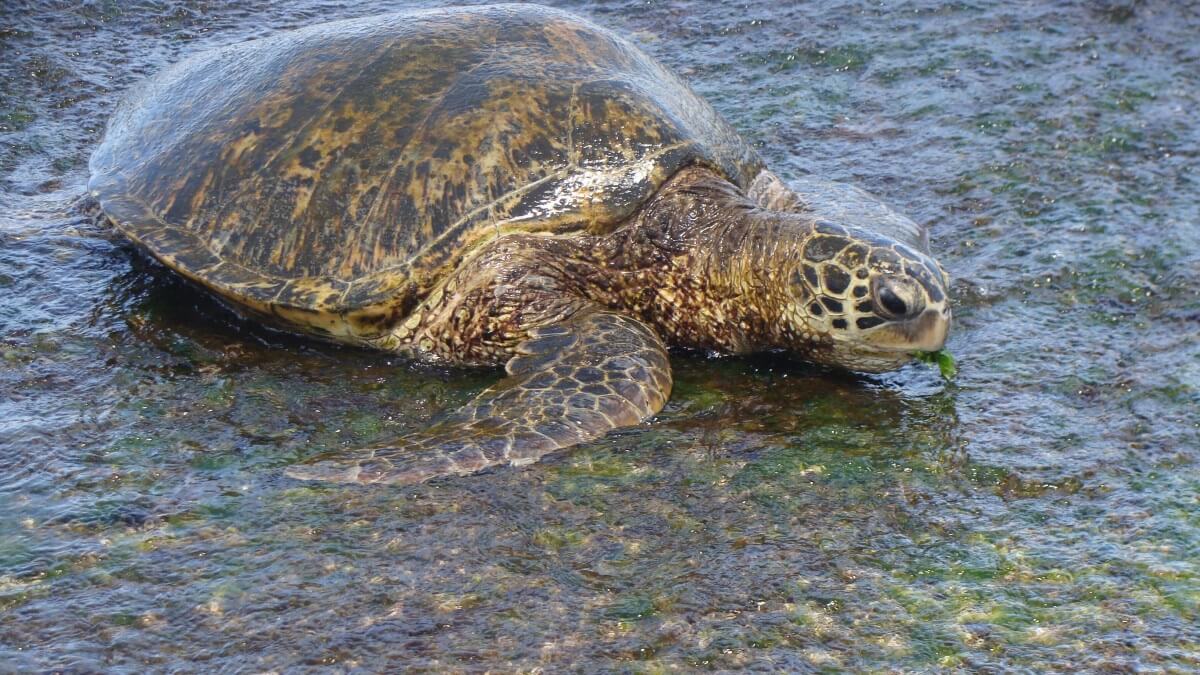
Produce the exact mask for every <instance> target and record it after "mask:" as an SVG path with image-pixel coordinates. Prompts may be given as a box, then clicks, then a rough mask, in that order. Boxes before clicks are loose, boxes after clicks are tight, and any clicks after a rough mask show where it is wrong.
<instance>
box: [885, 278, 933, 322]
mask: <svg viewBox="0 0 1200 675" xmlns="http://www.w3.org/2000/svg"><path fill="white" fill-rule="evenodd" d="M873 304H874V305H875V312H876V313H877V314H879V315H880V316H882V317H884V318H886V319H891V320H893V321H902V320H906V319H911V318H913V317H914V316H916V315H918V314H920V313H921V310H922V309H924V308H925V303H923V302H922V301H921V300H920V299H919V298H918V297H917V291H916V289H914V288H913V287H912V283H911V282H910V281H909V280H907V279H903V278H899V279H898V278H894V277H890V278H889V277H884V278H882V279H879V280H878V281H877V282H876V284H875V297H874V303H873Z"/></svg>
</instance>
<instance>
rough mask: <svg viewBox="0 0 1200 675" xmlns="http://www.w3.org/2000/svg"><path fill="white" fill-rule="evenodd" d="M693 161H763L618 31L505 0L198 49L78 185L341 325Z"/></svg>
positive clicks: (618, 200)
mask: <svg viewBox="0 0 1200 675" xmlns="http://www.w3.org/2000/svg"><path fill="white" fill-rule="evenodd" d="M688 164H703V165H706V166H709V167H711V168H713V169H715V170H717V171H718V172H720V173H721V174H722V175H724V176H726V177H727V178H728V179H729V180H730V181H731V182H733V183H734V184H736V185H738V186H739V187H743V188H746V187H748V186H749V183H750V181H752V180H753V179H754V177H755V176H756V175H757V174H758V173H759V171H760V170H761V167H762V165H761V162H760V160H759V159H758V157H757V156H756V154H755V153H754V151H753V150H752V149H750V148H749V146H748V145H747V144H746V143H745V142H744V141H742V139H741V138H740V137H739V136H738V135H737V133H736V132H735V131H734V130H733V129H732V128H731V127H730V126H729V125H728V124H727V123H725V122H724V121H723V120H722V119H721V118H720V116H719V115H718V114H717V113H716V112H715V111H714V110H713V109H712V108H711V106H709V105H708V104H707V103H706V102H704V101H703V100H702V99H700V98H699V97H698V96H696V95H695V94H694V93H693V92H692V91H691V89H689V88H688V87H687V85H686V84H684V83H683V82H682V81H681V80H679V79H678V78H677V77H676V76H674V75H673V74H671V73H670V72H669V71H667V70H666V69H665V68H663V67H662V66H661V65H659V64H658V63H657V62H655V61H654V60H653V59H652V58H650V57H649V56H647V55H646V54H644V53H643V52H642V51H641V50H639V49H638V48H637V47H635V46H634V45H632V44H631V43H629V42H627V41H625V40H623V39H621V38H619V37H617V36H615V35H614V34H612V33H611V32H609V31H607V30H605V29H603V28H600V27H598V26H595V25H593V24H591V23H588V22H586V21H583V20H580V19H579V18H577V17H575V16H572V15H570V14H567V13H565V12H561V11H557V10H552V9H548V8H544V7H537V6H528V5H496V6H487V7H477V8H454V9H447V10H436V11H422V12H406V13H398V14H390V15H385V16H378V17H370V18H366V19H357V20H350V21H340V22H336V23H329V24H323V25H319V26H313V27H310V28H307V29H303V30H299V31H295V32H291V33H285V34H281V35H277V36H274V37H270V38H265V39H261V40H254V41H251V42H246V43H242V44H237V45H232V46H229V47H226V48H222V49H217V50H214V51H209V52H205V53H202V54H199V55H197V56H194V57H192V58H190V59H188V60H186V61H184V62H182V63H179V64H177V65H175V66H173V67H171V68H168V69H167V70H166V71H164V72H162V73H161V74H159V75H157V76H155V77H153V78H152V79H151V80H149V81H148V82H146V83H144V84H143V85H142V86H141V87H140V88H139V89H138V90H137V91H135V92H134V93H133V94H132V95H131V96H129V97H128V98H127V99H126V100H125V101H124V102H123V104H122V105H121V106H120V108H119V109H118V110H117V112H116V113H115V114H114V116H113V118H112V120H111V121H110V124H109V128H108V131H107V133H106V136H105V139H104V141H103V143H102V145H101V146H100V147H99V149H98V150H97V151H96V153H95V154H94V156H93V158H92V162H91V169H92V179H91V182H90V184H89V188H90V190H91V191H92V193H93V194H94V195H95V196H96V197H97V198H98V199H99V200H100V202H101V205H102V208H103V209H104V211H105V212H106V213H107V214H108V215H109V216H110V218H112V220H113V221H114V222H115V223H116V224H117V226H118V227H119V228H120V229H121V231H122V232H124V233H125V234H126V235H128V236H129V237H130V238H131V239H133V240H134V241H135V242H137V243H139V244H141V245H142V246H143V247H145V248H146V249H148V250H149V251H150V252H151V253H152V254H153V255H155V256H156V257H158V258H159V259H160V260H162V261H163V262H164V263H165V264H167V265H168V266H170V267H172V268H173V269H175V270H176V271H178V272H180V273H182V274H184V275H185V276H187V277H189V278H191V279H193V280H195V281H198V282H200V283H202V284H204V285H206V286H208V287H210V288H212V289H214V290H215V291H217V292H218V293H220V294H222V295H224V296H226V297H228V298H229V299H231V300H233V301H235V302H237V303H238V304H240V305H242V306H246V307H249V308H250V309H252V310H257V311H261V312H264V313H269V314H274V315H276V316H278V317H280V318H282V319H284V320H285V322H287V323H292V324H299V325H302V326H305V327H308V328H310V329H315V330H316V331H317V332H318V333H320V332H326V333H329V334H331V335H330V336H331V337H339V333H343V334H344V333H346V332H347V331H351V332H355V333H358V334H359V336H361V335H363V334H369V333H370V332H371V331H372V330H383V326H385V325H387V324H389V323H392V322H395V321H396V320H397V319H398V318H399V317H401V316H402V315H403V313H404V312H405V311H407V308H410V307H411V306H412V305H413V304H415V303H416V302H417V301H419V300H420V298H421V297H422V296H423V295H424V294H425V293H427V292H428V291H429V289H430V288H431V287H432V286H433V285H434V284H435V283H436V281H437V280H438V279H440V278H442V277H443V276H444V275H445V274H446V272H447V271H448V270H450V269H452V268H454V266H456V265H457V264H458V262H459V261H460V260H461V259H462V257H463V256H464V254H465V253H466V252H468V251H469V250H471V249H472V248H473V247H475V246H477V245H479V244H481V243H483V242H485V241H488V240H490V239H493V238H494V237H496V236H498V235H499V234H502V233H504V232H513V231H525V232H547V233H554V234H559V235H563V236H570V235H572V234H576V233H583V232H590V233H603V232H606V231H610V230H612V229H614V228H615V227H616V226H618V225H619V224H620V223H621V222H622V221H623V220H625V219H626V218H627V217H628V216H629V214H631V213H632V212H633V211H634V210H635V209H636V208H637V207H638V205H640V204H641V203H642V202H643V201H645V200H646V199H647V198H648V197H649V196H650V195H652V194H653V193H654V192H655V190H656V189H657V188H658V186H659V185H660V184H661V183H662V182H663V181H665V180H666V179H667V178H669V177H670V176H671V175H672V174H674V173H675V172H676V171H677V170H678V169H679V168H680V167H682V166H685V165H688ZM346 318H349V319H350V322H349V323H346V322H345V321H343V319H346ZM372 323H374V324H376V325H377V328H375V329H373V328H372Z"/></svg>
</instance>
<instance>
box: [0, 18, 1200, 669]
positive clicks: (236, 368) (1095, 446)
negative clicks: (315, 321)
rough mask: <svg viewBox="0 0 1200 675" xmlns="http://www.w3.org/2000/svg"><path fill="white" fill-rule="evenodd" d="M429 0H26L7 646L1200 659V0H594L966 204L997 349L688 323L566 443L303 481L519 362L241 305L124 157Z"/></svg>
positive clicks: (5, 650)
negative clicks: (412, 346)
mask: <svg viewBox="0 0 1200 675" xmlns="http://www.w3.org/2000/svg"><path fill="white" fill-rule="evenodd" d="M430 4H432V3H405V2H378V1H376V2H364V3H349V4H348V6H347V5H343V4H342V3H334V2H323V1H321V0H300V1H298V2H267V1H263V0H239V1H238V2H232V3H208V2H175V1H149V0H147V1H139V2H127V3H118V2H113V1H112V0H101V1H98V2H87V3H80V4H77V3H67V2H55V1H51V0H38V1H34V2H24V1H21V0H8V1H6V2H5V3H4V6H3V9H0V670H41V669H59V670H61V669H66V670H76V671H93V670H99V669H108V670H112V671H116V672H122V671H124V672H142V671H144V670H146V669H153V670H173V669H176V670H183V671H193V670H198V669H201V668H203V669H217V670H229V671H243V670H245V671H266V670H282V669H285V668H297V667H304V666H308V667H312V668H317V667H325V666H334V667H335V668H337V669H343V670H352V669H355V668H362V669H366V670H380V669H383V668H388V667H391V668H400V667H407V668H427V669H448V668H453V669H468V670H482V669H485V668H489V667H491V668H493V669H500V670H515V669H522V670H530V669H533V668H539V667H542V668H547V669H554V670H559V669H564V668H577V669H580V670H585V671H592V670H596V669H610V670H622V669H627V670H633V671H646V672H654V671H661V670H667V669H672V668H701V669H704V668H711V669H733V668H744V667H756V668H762V669H770V670H780V669H787V670H798V671H812V670H822V669H854V670H877V671H891V670H897V669H899V670H906V671H933V670H942V669H946V668H961V669H964V670H978V669H983V668H992V669H996V670H1011V669H1021V668H1025V669H1036V670H1062V671H1074V670H1077V669H1080V668H1089V669H1095V670H1106V669H1107V670H1118V671H1123V670H1146V671H1150V672H1155V671H1177V672H1182V671H1190V670H1196V669H1200V627H1198V626H1200V616H1198V615H1200V577H1198V574H1200V516H1198V514H1200V472H1198V470H1197V460H1198V459H1200V412H1198V411H1200V338H1198V335H1200V291H1198V289H1200V199H1198V198H1197V196H1198V194H1200V189H1198V188H1200V186H1198V184H1197V181H1198V180H1200V177H1198V175H1197V166H1198V157H1200V131H1198V125H1197V122H1196V120H1197V117H1196V111H1197V109H1200V39H1198V36H1200V9H1197V7H1196V5H1195V4H1194V3H1186V2H1170V1H1167V0H1157V1H1156V0H1147V1H1145V2H1136V3H1135V2H1115V1H1112V2H1102V3H1098V2H1085V1H1082V0H1081V1H1078V2H1065V1H1064V2H1055V3H1030V2H1025V3H1013V2H985V1H983V0H971V1H964V2H951V3H935V2H924V1H917V2H895V3H875V2H866V1H856V0H855V1H851V0H842V1H835V0H830V1H826V2H814V3H803V4H800V3H780V2H774V1H769V0H747V1H744V2H739V3H710V2H703V1H701V0H679V1H676V2H671V3H643V2H636V1H633V0H612V1H597V2H589V3H580V2H563V3H557V4H560V5H562V6H564V7H567V8H571V9H574V10H577V11H579V12H580V13H582V14H584V15H587V16H589V17H591V18H593V19H594V20H596V21H598V22H600V23H602V24H604V25H607V26H609V27H611V28H613V29H615V30H617V31H619V32H621V33H623V34H626V35H631V36H633V37H634V38H635V39H636V40H637V41H638V42H639V43H640V44H642V45H643V46H644V47H645V49H647V50H648V51H650V52H651V53H653V54H655V55H656V56H658V57H659V58H660V59H662V60H663V61H664V62H666V63H668V64H669V65H671V66H672V67H673V68H675V69H676V70H677V71H679V72H681V73H682V74H684V75H685V76H686V77H687V78H688V79H689V80H690V81H691V82H692V83H693V84H694V86H695V87H696V88H697V89H698V90H699V91H700V92H701V93H702V94H703V95H704V96H706V97H707V98H708V99H709V100H711V101H712V102H713V103H714V104H715V105H716V106H717V108H718V109H719V110H721V111H722V112H723V113H724V114H725V115H726V116H727V117H728V118H729V119H730V120H731V121H732V122H733V123H734V125H735V126H737V127H738V128H739V129H741V130H742V131H743V132H744V133H745V134H746V136H747V137H748V138H749V139H751V140H752V141H753V142H754V143H755V144H756V145H757V147H758V148H759V149H760V151H761V152H762V154H763V155H764V156H765V157H766V158H767V159H768V161H769V163H770V164H771V166H772V167H773V168H774V169H775V170H776V171H777V172H778V173H780V174H781V175H784V176H785V177H795V176H799V175H802V174H804V173H814V174H818V175H821V176H825V177H829V178H833V179H838V180H846V181H850V182H854V183H856V184H859V185H861V186H863V187H866V188H868V189H870V190H872V191H874V192H876V193H878V194H879V195H881V196H882V197H884V198H885V199H886V200H888V201H890V202H891V203H893V204H895V205H896V206H897V207H898V208H900V209H901V210H902V211H905V212H907V213H909V214H911V215H912V216H913V217H914V218H916V219H917V220H919V221H921V222H924V223H927V224H928V225H929V226H930V228H931V232H932V241H933V248H934V251H935V253H936V254H937V255H938V256H939V257H940V259H941V260H942V262H943V263H944V264H945V266H946V267H947V268H948V269H949V270H950V272H951V273H952V275H953V276H954V277H955V279H956V281H955V282H954V287H953V295H954V302H955V303H956V308H955V316H956V325H955V328H954V332H953V334H952V337H951V341H950V345H949V346H950V348H951V349H952V351H953V352H955V353H956V354H957V355H958V357H959V360H960V366H961V374H960V376H959V378H958V379H957V380H956V381H955V382H953V383H951V384H944V383H943V382H941V381H940V379H939V378H938V377H937V375H936V373H934V372H933V371H932V370H930V369H929V368H927V367H923V366H911V367H907V368H905V369H903V370H900V371H898V372H896V373H891V374H888V375H883V376H877V377H874V376H873V377H860V376H853V375H849V374H845V373H838V372H832V371H827V370H822V369H815V368H811V367H806V366H804V365H802V364H798V363H792V362H788V361H786V360H781V359H778V358H774V357H755V358H738V359H728V358H727V359H709V358H706V357H704V356H703V355H686V354H681V355H678V356H676V357H674V360H673V362H674V365H675V369H676V381H677V390H676V392H675V395H674V397H673V398H672V401H671V403H670V404H669V405H668V407H667V409H666V410H665V411H664V412H663V413H662V414H661V415H660V416H659V417H658V418H657V419H656V420H654V421H653V422H652V423H650V424H647V425H644V426H641V427H638V428H635V429H630V430H626V431H622V432H619V433H615V434H612V435H610V436H608V437H606V438H604V439H602V440H600V441H598V442H595V443H592V444H589V445H586V446H584V447H581V448H578V449H576V450H574V451H571V452H568V453H563V454H561V455H559V456H556V457H553V458H550V459H548V460H547V461H544V462H542V463H540V464H538V465H535V466H532V467H529V468H526V469H524V470H511V469H505V470H497V471H492V472H489V473H487V474H484V475H480V476H474V477H465V478H455V479H449V480H442V481H437V482H435V483H432V484H427V485H422V486H417V487H404V488H382V489H380V488H376V489H358V488H352V487H346V486H326V485H312V484H301V483H297V482H294V481H290V480H287V479H286V478H284V477H283V476H282V475H281V472H282V469H283V467H285V466H287V465H288V464H291V463H293V462H295V461H297V460H298V459H301V458H304V457H308V456H311V455H313V454H315V453H317V452H321V451H325V450H335V449H338V448H347V449H348V448H354V447H360V446H362V445H364V444H368V443H372V442H375V441H382V440H386V439H388V438H391V437H394V436H396V435H398V434H402V433H404V432H405V431H407V430H410V429H417V428H420V427H422V426H423V425H424V424H426V423H427V422H428V420H429V419H430V418H431V417H432V416H434V415H435V414H436V413H437V412H438V411H440V410H444V409H445V408H447V407H449V406H453V405H455V404H457V403H461V402H463V401H465V400H467V399H468V398H470V397H471V396H472V395H474V393H476V392H478V391H479V390H480V389H481V388H483V387H485V386H487V385H488V384H489V383H491V382H493V381H494V380H495V379H496V378H497V377H498V375H497V374H496V373H494V372H487V371H485V372H470V371H467V372H463V371H438V370H430V369H428V368H418V367H414V366H412V365H410V364H407V363H405V362H403V361H399V360H395V359H392V358H389V357H388V356H386V355H379V354H371V353H364V352H358V351H354V350H349V349H340V348H336V347H330V346H326V345H321V344H315V343H311V342H307V341H304V340H299V339H291V338H286V337H282V336H279V335H277V334H272V333H269V332H266V331H264V330H262V329H258V328H255V327H254V326H250V325H246V324H243V323H240V322H239V321H237V320H236V319H235V318H234V317H232V316H231V315H229V314H228V313H226V312H225V311H224V310H223V309H221V307H220V306H219V305H217V304H216V303H214V302H213V301H212V300H210V299H209V298H207V297H206V296H204V295H203V294H200V293H198V292H196V291H194V290H193V289H191V288H189V287H187V286H185V285H183V284H181V283H180V282H178V281H177V280H176V279H174V278H173V277H172V276H171V275H170V274H168V273H166V272H164V270H162V269H161V268H159V267H158V266H156V265H153V264H151V263H148V262H146V261H144V260H142V259H140V258H139V257H138V256H137V255H135V254H134V253H133V251H132V250H131V249H130V248H129V247H128V246H126V245H125V244H123V243H122V242H121V240H120V239H119V238H117V237H115V236H114V235H113V234H112V232H111V231H110V230H109V229H108V228H107V227H105V226H104V225H103V224H101V223H98V222H96V221H95V220H94V219H93V218H92V217H91V216H90V215H89V214H88V213H87V212H86V210H83V209H81V208H80V197H81V195H82V194H83V190H84V184H85V182H86V179H87V172H86V163H87V157H88V155H89V154H90V152H91V150H92V148H94V147H95V145H96V143H97V142H98V140H99V138H100V135H101V133H102V131H103V125H104V122H105V120H106V118H107V116H108V114H109V113H110V112H111V110H112V109H113V106H114V105H115V103H116V101H117V100H118V99H119V97H120V95H121V93H122V92H123V91H124V90H125V89H127V88H128V87H129V86H130V85H132V84H133V83H135V82H136V81H138V80H139V79H141V78H143V77H145V76H146V75H147V74H149V73H152V72H154V71H155V70H157V69H159V68H161V67H162V66H163V65H164V64H167V63H170V62H173V61H175V60H178V59H180V58H182V57H183V56H185V55H187V54H189V53H192V52H194V51H196V50H199V49H203V48H205V47H210V46H214V45H221V44H228V43H232V42H237V41H241V40H246V39H249V38H253V37H258V36H262V35H267V34H271V33H275V32H277V31H281V30H285V29H289V28H294V27H298V26H305V25H309V24H312V23H316V22H320V21H325V20H331V19H338V18H347V17H351V16H362V15H369V14H374V13H378V12H382V11H388V10H390V9H394V8H398V7H401V6H410V5H412V6H416V5H430Z"/></svg>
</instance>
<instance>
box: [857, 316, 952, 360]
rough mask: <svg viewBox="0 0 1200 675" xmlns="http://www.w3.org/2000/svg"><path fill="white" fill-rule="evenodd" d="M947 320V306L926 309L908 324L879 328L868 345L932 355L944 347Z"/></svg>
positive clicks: (948, 331) (900, 323)
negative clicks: (931, 353) (930, 353)
mask: <svg viewBox="0 0 1200 675" xmlns="http://www.w3.org/2000/svg"><path fill="white" fill-rule="evenodd" d="M950 318H951V317H950V308H949V307H946V306H941V307H930V308H928V309H926V310H924V311H923V312H921V313H920V314H918V315H917V316H915V317H913V318H911V319H909V320H908V321H898V322H895V323H890V324H886V325H884V326H880V327H879V328H877V329H876V333H875V336H874V338H873V339H872V340H871V342H872V343H873V345H874V346H875V348H877V349H882V350H885V351H891V352H903V353H906V354H907V353H912V352H936V351H937V350H939V349H941V348H942V347H943V346H944V345H945V344H946V337H947V336H948V335H949V334H950Z"/></svg>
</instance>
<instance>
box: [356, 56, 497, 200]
mask: <svg viewBox="0 0 1200 675" xmlns="http://www.w3.org/2000/svg"><path fill="white" fill-rule="evenodd" d="M495 46H496V39H495V38H493V39H492V42H491V44H490V45H489V46H488V52H487V54H486V56H484V58H483V59H481V60H480V61H479V63H476V64H475V65H473V66H471V67H470V68H468V69H466V70H464V71H463V72H461V73H458V74H457V75H456V76H455V77H454V79H453V80H451V81H450V84H449V85H447V86H446V88H445V89H443V90H442V93H440V94H438V97H437V98H436V99H434V102H433V103H432V104H431V105H430V106H429V109H428V110H427V111H425V116H424V117H422V118H421V121H419V122H417V124H416V125H414V126H413V133H412V134H411V135H409V137H408V139H407V140H406V141H405V143H404V147H403V148H402V149H401V150H400V152H399V153H398V154H399V157H397V159H396V161H395V162H393V163H392V166H390V167H389V168H388V172H387V174H386V175H385V176H384V178H383V180H382V181H380V182H379V191H378V192H376V193H375V198H374V199H372V200H371V208H369V209H367V214H366V215H365V216H363V220H365V221H368V222H369V221H370V220H372V219H373V218H375V217H376V216H377V215H379V214H378V210H379V205H380V204H381V203H382V202H383V197H384V195H387V194H388V188H390V187H391V184H392V181H393V180H395V179H396V172H397V171H398V170H399V169H400V166H401V165H402V164H404V163H405V162H406V161H408V160H409V159H411V158H410V157H408V148H409V146H411V145H412V143H413V140H414V139H417V138H421V137H423V134H424V132H425V130H426V129H427V128H428V125H429V120H430V119H431V118H432V117H433V114H434V113H435V112H437V110H438V109H439V107H440V105H441V104H442V102H444V101H445V100H446V96H447V95H448V94H449V93H450V92H452V91H454V88H455V87H457V86H458V85H459V83H460V82H462V80H463V78H465V77H467V76H468V75H471V74H472V73H474V72H475V71H476V70H479V69H480V68H481V67H483V66H484V65H487V64H488V63H491V62H492V57H493V56H494V55H495V54H494V51H495ZM389 49H390V47H389Z"/></svg>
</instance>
